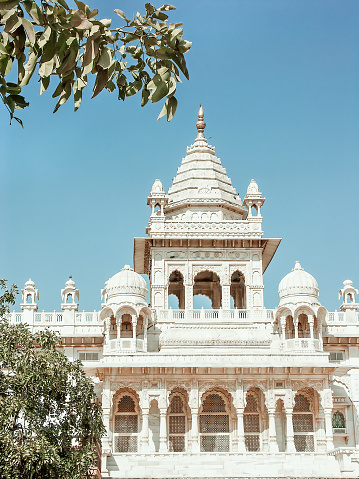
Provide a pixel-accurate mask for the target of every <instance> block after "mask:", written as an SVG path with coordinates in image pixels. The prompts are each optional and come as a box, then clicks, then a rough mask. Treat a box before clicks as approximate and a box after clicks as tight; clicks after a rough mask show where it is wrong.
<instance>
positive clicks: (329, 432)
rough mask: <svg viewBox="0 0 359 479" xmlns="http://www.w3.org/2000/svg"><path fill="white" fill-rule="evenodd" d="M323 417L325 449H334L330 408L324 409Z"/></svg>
mask: <svg viewBox="0 0 359 479" xmlns="http://www.w3.org/2000/svg"><path fill="white" fill-rule="evenodd" d="M324 417H325V434H326V436H327V451H331V450H332V449H334V442H333V426H332V409H331V408H330V409H328V408H326V409H324Z"/></svg>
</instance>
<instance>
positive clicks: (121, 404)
mask: <svg viewBox="0 0 359 479" xmlns="http://www.w3.org/2000/svg"><path fill="white" fill-rule="evenodd" d="M137 436H138V414H137V412H136V406H135V401H134V400H133V399H132V398H131V397H130V396H127V395H126V396H122V397H121V398H120V399H119V401H118V403H117V408H116V413H115V417H114V445H115V452H137V442H138V437H137Z"/></svg>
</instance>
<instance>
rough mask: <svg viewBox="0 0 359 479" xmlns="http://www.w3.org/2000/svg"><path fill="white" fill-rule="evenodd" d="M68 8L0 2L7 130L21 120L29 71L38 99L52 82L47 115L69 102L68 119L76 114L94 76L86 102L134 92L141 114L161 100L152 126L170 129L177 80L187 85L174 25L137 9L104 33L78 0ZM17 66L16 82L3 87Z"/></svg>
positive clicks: (160, 12)
mask: <svg viewBox="0 0 359 479" xmlns="http://www.w3.org/2000/svg"><path fill="white" fill-rule="evenodd" d="M75 3H76V6H77V8H69V6H68V4H67V3H66V1H65V0H56V1H55V0H41V2H39V1H37V2H36V1H35V0H0V95H1V99H2V101H3V103H4V104H5V106H6V107H7V109H8V110H9V113H10V122H11V120H12V119H15V120H17V121H18V122H19V123H20V124H21V125H22V122H21V119H20V118H18V117H15V116H14V112H15V109H23V108H25V107H27V106H28V105H29V103H28V102H27V101H26V100H25V98H24V96H23V95H21V93H22V88H23V87H24V86H25V85H27V84H28V83H29V81H30V79H31V77H32V75H33V74H34V72H35V71H36V70H37V72H38V75H39V76H40V94H42V93H43V92H44V91H45V90H47V88H48V87H49V85H50V79H51V77H52V78H54V77H56V79H57V80H58V84H57V86H56V88H55V90H54V92H53V95H52V96H53V97H54V98H58V101H57V103H56V106H55V109H54V112H56V111H57V110H58V109H59V108H60V106H61V105H63V104H64V103H65V102H66V101H67V100H68V99H69V98H70V96H71V94H72V95H73V98H74V105H75V111H76V110H77V109H78V108H79V107H80V104H81V100H82V93H83V90H84V89H85V88H86V86H87V85H88V76H89V75H90V74H92V75H95V83H94V87H93V93H92V98H94V97H96V96H97V95H98V94H99V93H100V92H101V91H102V90H104V89H106V90H108V91H109V92H113V91H115V90H116V91H117V93H118V99H119V100H125V98H126V97H129V96H132V95H135V94H136V93H139V92H142V100H141V106H145V105H146V104H147V102H148V101H149V100H151V102H153V103H156V102H158V101H160V100H162V99H163V98H165V97H166V101H165V104H164V106H163V109H162V111H161V113H160V115H159V117H158V118H161V117H162V116H164V115H167V120H168V121H170V120H171V119H172V117H173V115H174V113H175V111H176V107H177V100H176V98H175V96H174V94H175V92H176V85H177V83H178V82H180V81H181V79H180V73H182V74H183V75H184V76H185V77H186V78H187V79H188V78H189V75H188V71H187V67H186V61H185V58H184V54H185V53H186V52H188V50H189V49H190V47H191V42H188V41H186V40H183V38H182V37H183V30H182V28H180V27H181V25H182V24H181V23H170V24H168V23H167V19H168V15H167V14H166V13H164V12H167V11H170V10H174V9H175V7H173V6H172V5H167V4H165V5H163V6H161V7H160V8H157V9H156V8H155V7H153V6H152V5H151V4H150V3H146V4H145V9H146V13H145V15H144V16H142V15H141V14H140V13H138V12H137V13H136V14H135V15H134V16H133V19H132V20H130V19H129V18H127V16H126V15H125V13H124V12H123V11H122V10H119V9H116V10H115V13H116V14H117V15H118V17H120V18H121V20H122V22H123V23H124V25H123V26H121V27H116V28H112V29H111V23H112V21H111V20H110V19H102V20H98V19H97V18H96V17H97V14H98V10H96V9H95V10H92V11H91V9H90V7H89V6H88V5H85V4H84V3H83V2H81V1H79V0H75ZM15 64H16V65H17V75H16V76H17V80H16V82H15V81H13V82H10V81H7V79H5V77H6V76H7V75H9V74H10V76H11V75H12V77H15V73H14V72H13V71H12V69H13V67H14V65H15Z"/></svg>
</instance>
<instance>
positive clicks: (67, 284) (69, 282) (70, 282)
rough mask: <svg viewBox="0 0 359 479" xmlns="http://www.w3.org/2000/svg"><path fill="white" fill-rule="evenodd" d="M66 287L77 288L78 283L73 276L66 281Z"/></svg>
mask: <svg viewBox="0 0 359 479" xmlns="http://www.w3.org/2000/svg"><path fill="white" fill-rule="evenodd" d="M65 286H66V287H69V286H71V287H72V286H76V283H75V281H74V280H73V279H72V276H69V279H68V280H67V281H66V283H65Z"/></svg>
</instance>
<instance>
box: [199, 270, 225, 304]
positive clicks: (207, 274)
mask: <svg viewBox="0 0 359 479" xmlns="http://www.w3.org/2000/svg"><path fill="white" fill-rule="evenodd" d="M197 294H203V295H204V296H207V297H208V298H209V299H210V300H211V304H212V308H213V309H219V308H220V307H221V305H222V288H221V284H220V279H219V276H218V275H217V274H216V273H214V272H213V271H208V270H205V271H201V272H200V273H198V274H196V276H195V278H194V283H193V296H196V295H197Z"/></svg>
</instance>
